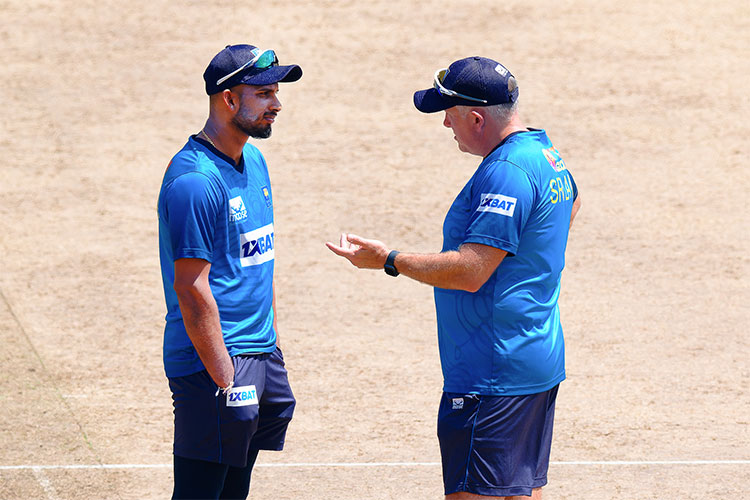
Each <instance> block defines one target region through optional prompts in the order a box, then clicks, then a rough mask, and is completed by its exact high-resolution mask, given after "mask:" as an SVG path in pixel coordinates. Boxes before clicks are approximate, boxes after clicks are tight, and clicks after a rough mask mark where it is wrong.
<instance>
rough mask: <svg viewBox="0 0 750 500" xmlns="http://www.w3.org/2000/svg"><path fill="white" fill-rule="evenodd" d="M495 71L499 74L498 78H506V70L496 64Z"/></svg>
mask: <svg viewBox="0 0 750 500" xmlns="http://www.w3.org/2000/svg"><path fill="white" fill-rule="evenodd" d="M495 71H497V72H498V73H500V76H506V75H507V74H508V70H507V69H505V68H504V67H503V65H502V64H500V63H498V65H497V66H495Z"/></svg>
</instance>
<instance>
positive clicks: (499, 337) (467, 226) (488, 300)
mask: <svg viewBox="0 0 750 500" xmlns="http://www.w3.org/2000/svg"><path fill="white" fill-rule="evenodd" d="M576 196H577V187H576V185H575V182H574V181H573V177H572V176H571V175H570V173H569V172H568V170H567V167H566V165H565V162H564V161H563V160H562V158H561V157H560V155H559V153H558V151H557V150H556V149H555V148H554V146H553V145H552V143H551V142H550V141H549V139H548V137H547V134H546V133H545V132H544V131H543V130H529V131H525V132H517V133H514V134H512V135H510V136H509V137H507V138H506V139H505V140H504V141H503V142H502V143H501V144H500V145H499V146H498V147H497V148H495V149H494V150H493V151H492V152H491V153H490V154H489V155H488V156H487V157H486V158H485V159H484V160H483V161H482V163H481V164H480V165H479V167H478V168H477V170H476V172H475V173H474V175H473V176H472V178H471V179H470V180H469V182H468V183H467V184H466V186H464V188H463V189H462V190H461V192H460V193H459V195H458V196H457V197H456V200H455V201H454V202H453V205H452V206H451V208H450V210H449V211H448V214H447V215H446V218H445V222H444V224H443V251H449V250H457V249H458V248H459V247H460V246H461V245H462V244H464V243H477V244H482V245H488V246H491V247H495V248H499V249H501V250H505V251H506V252H507V255H506V257H505V258H504V259H503V261H502V262H501V264H500V265H499V266H498V268H497V269H496V270H495V272H494V273H493V274H492V275H491V276H490V278H489V279H488V281H487V282H486V283H485V284H484V285H483V286H482V287H481V288H480V289H479V290H478V291H477V292H475V293H469V292H465V291H460V290H446V289H441V288H435V306H436V312H437V323H438V344H439V349H440V359H441V364H442V369H443V377H444V390H445V391H446V392H461V393H476V394H484V395H521V394H534V393H538V392H543V391H546V390H548V389H551V388H552V387H554V386H555V385H557V384H558V383H560V382H561V381H562V380H563V379H564V378H565V352H564V342H563V331H562V326H561V323H560V314H559V308H558V304H557V300H558V296H559V293H560V281H561V274H562V270H563V267H564V266H565V248H566V245H567V238H568V229H569V225H570V215H571V210H572V205H573V201H574V200H575V198H576Z"/></svg>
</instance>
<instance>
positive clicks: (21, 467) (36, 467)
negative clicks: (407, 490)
mask: <svg viewBox="0 0 750 500" xmlns="http://www.w3.org/2000/svg"><path fill="white" fill-rule="evenodd" d="M439 465H440V462H348V463H347V462H320V463H312V462H307V463H305V462H301V463H268V464H255V466H256V467H290V468H292V467H437V466H439ZM550 465H750V460H609V461H607V460H580V461H551V462H550ZM171 467H172V464H102V465H96V464H90V465H89V464H82V465H75V464H74V465H0V471H3V470H26V469H30V470H43V469H67V470H71V469H168V468H171Z"/></svg>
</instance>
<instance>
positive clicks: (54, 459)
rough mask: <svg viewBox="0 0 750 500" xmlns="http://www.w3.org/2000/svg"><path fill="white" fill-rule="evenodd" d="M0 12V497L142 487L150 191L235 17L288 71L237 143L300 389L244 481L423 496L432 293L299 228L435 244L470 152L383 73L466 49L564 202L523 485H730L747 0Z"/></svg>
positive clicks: (658, 492)
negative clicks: (355, 264)
mask: <svg viewBox="0 0 750 500" xmlns="http://www.w3.org/2000/svg"><path fill="white" fill-rule="evenodd" d="M0 18H2V20H3V22H2V24H1V25H0V40H1V43H2V50H1V51H0V84H2V92H0V109H2V114H1V115H0V116H1V122H0V151H2V159H3V165H2V167H0V168H2V177H1V178H0V346H1V347H0V421H2V425H0V498H2V499H16V498H18V499H26V498H40V499H68V498H106V499H109V498H117V499H140V498H154V499H156V498H167V497H168V496H169V493H170V492H171V469H170V468H169V467H160V465H163V464H169V463H170V461H171V431H172V427H171V426H172V414H171V402H170V398H169V391H168V388H167V383H166V379H165V378H164V375H163V371H162V365H161V330H162V324H163V314H164V306H163V297H162V291H161V282H160V277H159V268H158V259H157V245H156V231H157V223H156V213H155V203H156V195H157V192H158V188H159V184H160V181H161V176H162V174H163V171H164V168H165V166H166V165H167V162H168V160H169V158H170V157H171V156H172V155H173V154H174V153H175V152H176V151H177V150H178V149H179V148H180V147H181V146H182V144H183V143H184V141H185V139H186V137H187V135H188V134H191V133H195V132H197V131H198V130H199V129H200V127H201V125H202V124H203V121H204V120H205V116H206V111H207V99H206V97H205V95H204V93H203V82H202V79H201V74H202V73H203V69H204V68H205V65H206V64H207V62H208V61H209V60H210V58H211V57H212V56H213V54H214V53H216V52H217V51H218V50H219V49H221V48H222V47H223V46H224V45H226V44H227V43H243V42H250V43H253V44H256V45H259V46H261V47H272V48H275V49H276V50H277V52H278V54H279V55H280V58H281V60H282V63H288V62H294V63H299V64H300V65H302V67H303V68H304V70H305V76H304V77H303V79H302V80H301V81H300V82H298V83H296V84H291V85H282V93H281V96H280V97H281V98H282V101H283V103H284V106H285V108H284V110H283V111H282V113H281V115H280V116H279V119H278V122H277V124H276V125H275V128H274V135H273V137H272V138H271V139H270V140H267V141H262V142H259V143H258V145H259V147H260V148H261V149H262V151H263V152H264V154H265V155H266V158H267V160H268V163H269V164H270V166H271V174H272V180H273V186H274V195H275V200H276V203H275V206H276V226H277V227H276V234H277V290H278V304H279V315H280V319H279V321H280V330H281V335H282V336H283V341H284V343H285V344H286V347H285V355H286V359H287V363H288V368H289V372H290V378H291V381H292V384H293V386H294V389H295V391H296V395H297V397H298V400H299V404H298V411H297V414H296V418H295V420H294V422H293V424H292V426H291V428H290V430H289V436H288V441H287V449H286V450H285V451H284V452H282V453H265V454H262V455H261V458H260V462H261V464H260V466H259V467H258V468H257V470H256V473H255V477H254V482H253V486H252V489H251V496H252V497H254V498H273V499H332V500H338V499H396V498H398V499H402V498H403V499H416V500H421V499H437V498H441V492H442V489H441V479H440V470H439V467H438V466H436V465H435V463H436V462H437V461H438V448H437V440H436V438H435V415H436V410H437V403H438V400H439V396H440V389H441V382H442V381H441V375H440V370H439V365H438V356H437V347H436V340H435V321H434V313H433V309H432V298H431V296H432V293H431V289H430V288H429V287H426V286H423V285H419V284H417V283H415V282H410V281H408V280H407V279H403V278H400V279H395V280H394V279H392V278H389V277H387V276H386V275H385V274H384V273H382V272H363V271H356V270H354V269H353V268H352V267H351V266H349V265H348V264H347V263H345V262H344V261H341V260H339V259H337V258H335V257H334V256H333V255H332V254H330V253H329V252H328V250H327V249H325V247H324V245H323V243H324V241H326V240H329V239H334V238H337V235H338V233H339V232H340V231H342V230H343V231H352V232H357V233H359V234H362V235H364V236H369V237H376V238H379V239H382V240H384V241H385V242H387V243H388V244H389V245H391V246H392V247H396V248H399V249H405V250H413V251H425V252H427V251H436V250H438V249H439V248H440V244H441V224H442V219H443V216H444V214H445V211H446V210H447V208H448V206H449V205H450V203H451V202H452V200H453V198H454V196H455V194H456V193H457V192H458V191H459V189H460V188H461V186H462V185H463V183H464V182H465V181H466V180H467V179H468V178H469V177H470V176H471V174H472V172H473V168H474V167H475V165H476V164H477V163H478V159H477V158H475V157H471V156H468V155H464V154H461V153H460V152H458V151H457V149H456V147H455V143H454V142H453V140H452V134H451V133H450V132H449V131H448V130H446V129H444V128H443V127H442V125H441V120H442V117H441V116H440V115H422V114H420V113H418V112H417V111H416V110H415V109H414V108H413V106H412V104H411V96H412V93H413V91H415V90H417V89H420V88H425V87H426V86H429V85H430V84H431V77H432V74H433V72H434V71H435V69H437V68H439V67H444V66H446V65H447V64H448V63H449V62H451V61H453V60H455V59H458V58H460V57H465V56H468V55H485V56H488V57H492V58H495V59H498V60H500V61H502V62H503V63H505V64H506V65H507V66H508V67H509V68H510V69H511V71H513V73H514V74H515V75H516V76H517V78H518V80H519V83H520V88H521V113H522V116H523V117H524V118H525V120H526V123H527V124H528V125H530V126H535V127H542V128H545V129H546V130H547V131H548V133H549V135H550V137H551V138H552V140H553V141H554V142H555V145H556V147H557V148H558V149H559V150H560V151H561V152H562V153H563V155H564V157H565V159H566V162H567V164H568V165H569V166H570V169H571V171H572V173H573V175H574V176H575V179H576V181H577V183H578V186H579V187H580V191H581V194H582V199H583V209H582V211H581V213H580V215H579V218H578V219H577V221H576V224H575V227H574V230H573V232H572V234H571V238H570V243H569V247H568V261H567V262H568V266H567V268H566V271H565V274H564V290H563V296H562V299H561V306H562V311H563V321H564V325H565V331H566V343H567V349H568V351H567V353H568V363H567V367H568V380H567V381H566V382H564V383H563V385H562V389H561V392H560V396H559V400H558V419H557V424H556V429H555V439H554V443H553V452H552V460H553V462H554V463H553V464H552V466H551V467H550V473H549V480H550V482H549V486H548V487H547V488H546V490H545V491H546V493H545V497H546V498H547V499H548V500H549V499H551V500H561V499H570V500H572V499H603V498H604V499H608V498H624V499H633V498H638V499H657V498H658V499H661V498H670V499H671V498H679V499H690V498H695V499H698V498H700V499H706V498H710V499H718V498H722V499H724V498H741V497H743V496H744V498H747V497H748V492H747V491H748V486H747V483H748V480H750V462H748V459H750V436H749V434H748V428H749V427H750V423H749V421H750V420H749V419H750V417H749V414H750V411H749V408H750V396H748V389H749V385H750V384H748V382H749V380H750V367H749V366H748V365H749V363H748V359H749V358H750V352H749V351H750V349H748V336H747V332H746V329H747V325H748V320H750V312H749V311H748V301H749V300H750V291H749V290H748V278H749V277H750V276H749V274H750V273H749V271H750V260H749V258H748V253H749V250H750V248H749V245H748V242H749V241H750V240H749V236H748V229H750V225H749V224H748V215H747V202H746V197H747V193H748V191H750V180H749V179H750V176H748V174H747V173H746V172H745V171H744V170H743V168H744V167H743V165H745V163H746V162H747V154H748V151H750V142H749V141H748V135H749V134H750V126H749V125H748V116H750V105H749V98H748V95H750V92H749V90H750V88H749V86H748V83H747V82H748V79H749V78H750V62H749V61H750V59H749V58H748V57H747V55H748V49H749V48H750V43H749V42H750V35H748V33H750V7H749V4H748V3H747V2H746V1H741V0H730V1H725V2H713V1H708V0H701V1H691V2H678V1H665V2H659V1H649V2H646V1H642V0H635V1H631V2H617V3H616V4H615V3H614V2H613V3H608V2H600V1H594V0H590V1H584V0H575V1H570V2H559V1H548V0H542V1H537V2H524V1H520V0H510V1H506V2H495V1H464V2H461V1H454V2H446V1H433V0H430V1H422V2H415V1H408V2H388V1H384V0H376V1H369V2H364V1H362V2H354V1H345V0H342V1H330V0H329V1H319V2H305V1H301V0H297V1H286V2H283V3H282V2H264V3H262V4H261V5H254V4H253V3H251V2H237V1H224V0H219V1H217V2H199V1H195V0H190V1H188V0H186V1H174V2H168V1H166V0H150V1H143V0H131V1H129V2H118V1H114V0H99V1H91V0H75V1H74V0H59V1H53V0H48V1H41V0H27V1H22V0H0ZM701 461H706V462H701ZM591 462H593V463H591ZM658 462H667V463H658ZM677 462H684V463H677ZM378 463H381V465H370V466H363V465H362V464H378ZM382 463H391V464H392V463H402V465H382ZM123 464H126V465H127V464H129V465H131V466H133V467H130V468H126V467H124V466H122V465H123ZM295 464H297V465H295ZM301 464H308V465H301ZM321 464H323V465H321ZM325 464H328V465H325ZM341 464H359V465H358V466H356V467H354V466H352V467H344V466H342V465H341ZM72 465H75V466H82V467H81V468H61V467H55V468H42V467H41V466H72ZM97 465H105V466H106V465H118V466H117V467H113V468H106V467H99V468H96V467H92V466H97ZM271 465H274V466H271ZM135 466H149V467H142V468H137V467H135Z"/></svg>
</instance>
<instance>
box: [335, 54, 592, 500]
mask: <svg viewBox="0 0 750 500" xmlns="http://www.w3.org/2000/svg"><path fill="white" fill-rule="evenodd" d="M517 100H518V85H517V83H516V79H515V77H513V75H512V74H511V73H510V72H509V71H508V69H507V68H505V67H504V66H503V65H502V64H499V63H498V62H496V61H493V60H491V59H487V58H483V57H469V58H466V59H461V60H459V61H456V62H454V63H453V64H451V65H450V66H449V67H448V68H445V69H441V70H438V71H437V72H436V73H435V77H434V81H433V87H432V88H430V89H427V90H421V91H418V92H416V93H415V94H414V104H415V106H416V107H417V109H419V110H420V111H422V112H424V113H433V112H437V111H445V120H444V121H443V125H445V126H446V127H449V128H451V129H452V130H453V133H454V134H455V137H454V139H455V140H456V142H458V148H459V149H460V150H461V151H464V152H467V153H470V154H473V155H477V156H481V157H482V158H483V160H482V162H481V163H480V164H479V167H478V168H477V169H476V171H475V172H474V175H473V176H472V177H471V179H470V180H469V182H468V183H467V184H466V185H465V186H464V188H463V189H462V190H461V192H460V193H459V194H458V196H457V197H456V200H455V201H454V202H453V205H452V206H451V207H450V209H449V210H448V214H447V215H446V217H445V222H444V224H443V249H442V251H441V252H440V253H436V254H413V253H399V252H398V251H396V250H391V249H390V248H388V247H387V246H386V245H385V244H383V243H382V242H380V241H377V240H369V239H364V238H360V237H359V236H355V235H352V234H343V235H341V241H340V243H339V244H338V245H336V244H333V243H327V245H328V247H329V248H330V249H331V250H332V251H333V252H334V253H336V254H338V255H341V256H343V257H345V258H347V259H348V260H349V261H350V262H351V263H352V264H354V265H355V266H357V267H359V268H366V269H380V268H384V269H385V272H386V273H387V274H389V275H391V276H398V274H404V275H405V276H408V277H410V278H413V279H415V280H418V281H421V282H423V283H427V284H429V285H432V286H434V287H435V309H436V312H437V326H438V345H439V350H440V361H441V366H442V369H443V378H444V386H443V396H442V400H441V403H440V410H439V414H438V438H439V441H440V449H441V455H442V462H443V481H444V486H445V494H446V498H450V499H464V498H476V497H480V496H484V497H493V498H512V497H515V496H527V497H528V496H531V497H532V498H537V499H538V498H541V487H542V486H543V485H544V484H546V482H547V468H548V465H549V452H550V445H551V440H552V424H553V420H554V403H555V398H556V395H557V388H558V385H559V383H560V382H561V381H562V380H564V379H565V352H564V344H563V335H562V326H561V324H560V314H559V310H558V305H557V299H558V296H559V294H560V278H561V274H562V270H563V267H564V266H565V247H566V244H567V240H568V230H569V228H570V225H571V224H572V222H573V218H574V217H575V214H576V212H577V211H578V208H579V207H580V198H579V197H578V188H577V187H576V184H575V182H574V181H573V177H572V176H571V174H570V172H568V169H567V167H566V165H565V162H564V161H563V159H562V158H561V157H560V154H559V153H558V151H557V149H555V147H554V146H553V145H552V143H551V142H550V140H549V139H548V138H547V134H546V133H545V132H544V131H543V130H536V129H530V128H526V127H525V126H524V125H523V124H522V122H521V119H520V117H519V115H518V112H517Z"/></svg>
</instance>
